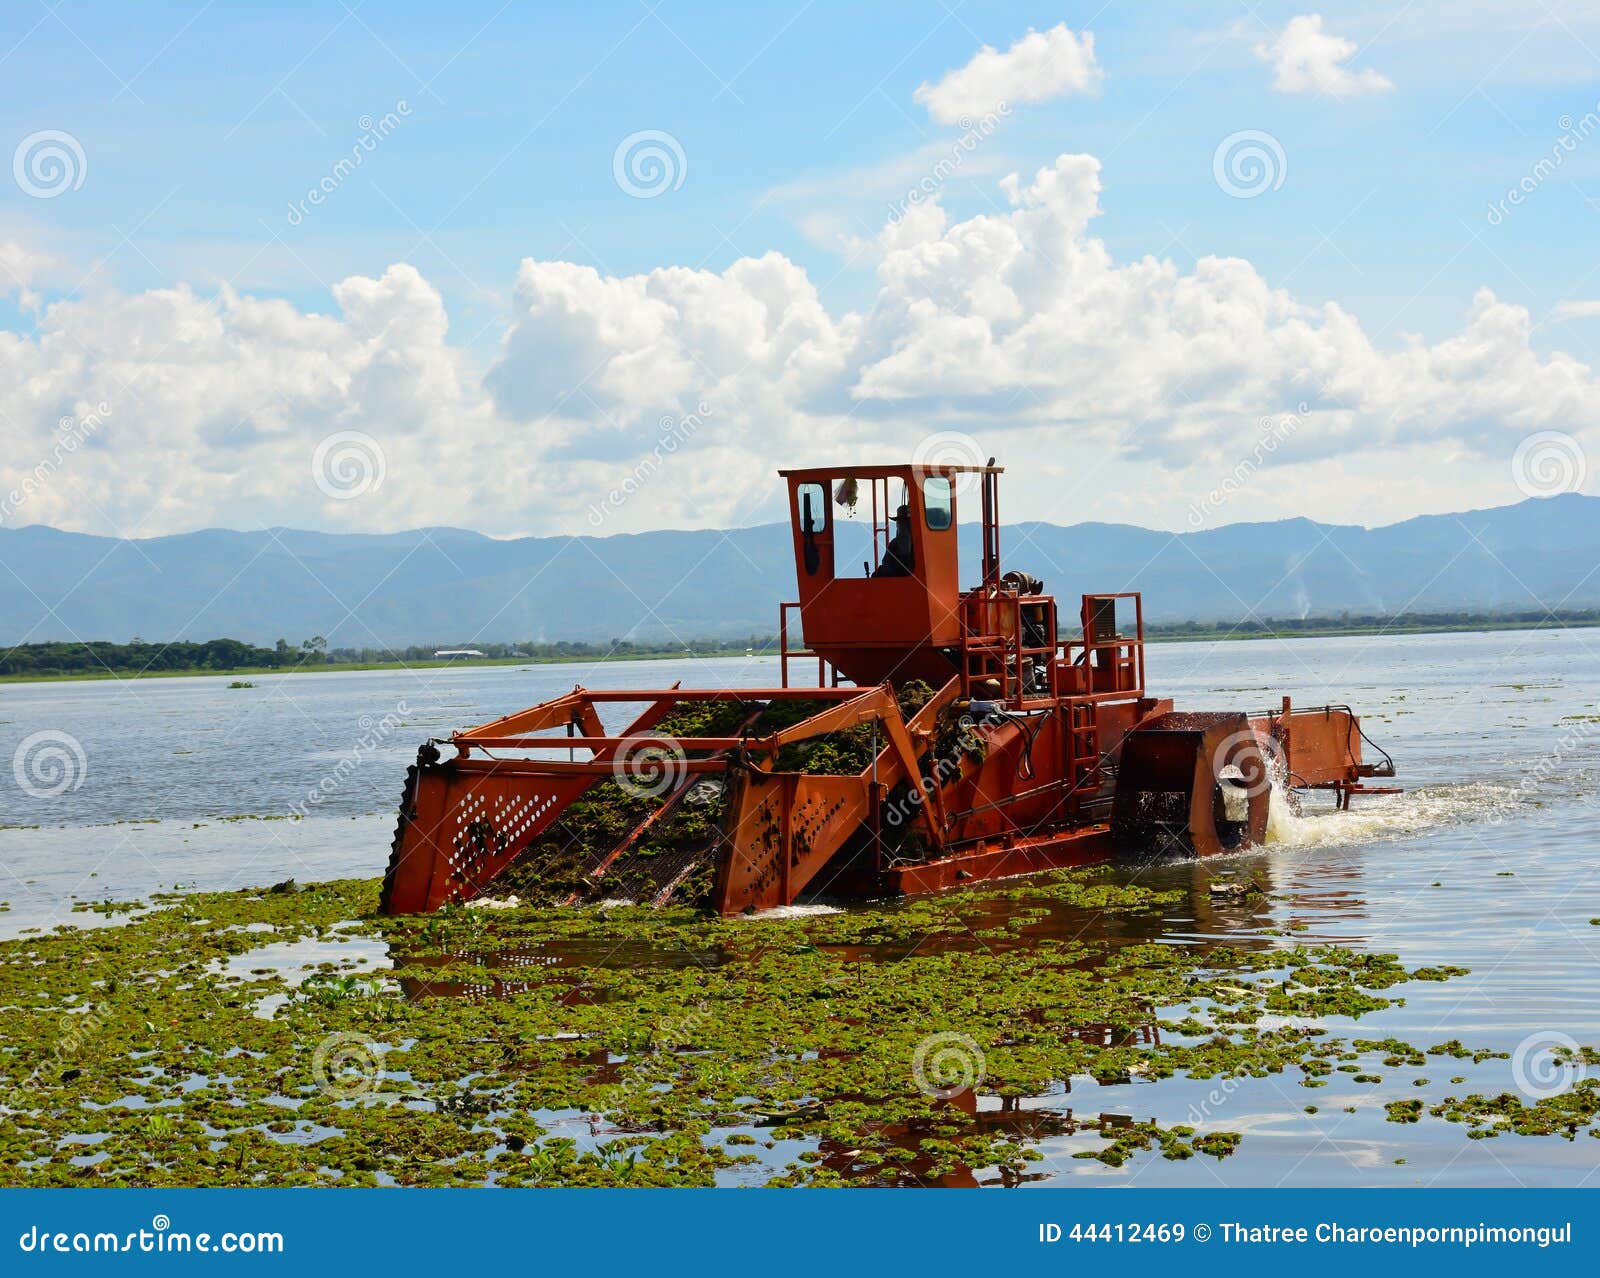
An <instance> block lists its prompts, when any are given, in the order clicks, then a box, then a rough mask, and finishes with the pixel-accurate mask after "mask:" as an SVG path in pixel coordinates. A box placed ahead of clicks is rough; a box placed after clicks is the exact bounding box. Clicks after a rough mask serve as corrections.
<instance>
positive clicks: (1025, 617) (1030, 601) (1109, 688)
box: [779, 459, 1144, 710]
mask: <svg viewBox="0 0 1600 1278" xmlns="http://www.w3.org/2000/svg"><path fill="white" fill-rule="evenodd" d="M779 473H780V474H781V475H782V476H783V477H784V479H785V481H786V482H787V484H788V489H789V520H790V531H791V534H792V537H793V541H794V560H795V579H796V582H797V584H798V587H799V599H798V601H796V602H793V603H785V604H784V605H782V607H781V609H780V611H779V632H780V645H781V650H782V653H783V665H782V668H783V680H784V686H785V687H787V686H788V677H789V676H788V669H789V661H790V660H791V659H793V658H796V657H810V658H815V659H816V660H817V662H818V681H819V682H824V683H825V682H829V681H831V682H833V683H835V684H837V683H839V682H841V681H849V682H851V683H856V684H859V685H862V686H866V685H868V684H877V683H883V682H889V683H893V684H895V685H897V686H898V685H900V684H903V683H906V682H908V681H910V680H913V679H920V680H923V681H925V682H927V683H929V684H931V685H932V686H933V687H935V688H939V687H943V686H944V684H946V683H947V682H948V681H949V680H950V678H951V676H952V675H960V677H961V693H962V695H963V696H965V697H968V698H976V699H978V700H985V701H987V700H994V701H999V702H1003V703H1004V704H1006V705H1008V706H1010V707H1012V708H1013V709H1017V710H1026V709H1031V708H1042V707H1044V706H1046V705H1048V704H1050V703H1051V702H1053V701H1054V700H1056V699H1058V698H1062V697H1082V698H1089V699H1094V700H1100V699H1105V698H1117V697H1126V696H1128V695H1129V694H1136V693H1137V691H1138V690H1139V689H1142V688H1143V686H1144V642H1143V641H1144V620H1143V616H1142V613H1141V610H1140V606H1139V597H1138V595H1137V594H1115V595H1111V594H1106V595H1085V596H1084V598H1083V608H1082V612H1081V614H1080V618H1079V620H1080V622H1081V625H1082V638H1081V639H1077V638H1068V639H1066V640H1065V642H1063V641H1062V640H1061V639H1060V638H1058V636H1059V635H1060V629H1059V626H1058V618H1057V612H1056V600H1055V597H1054V596H1053V595H1047V594H1045V593H1044V583H1043V582H1041V581H1039V580H1038V579H1037V578H1036V577H1033V576H1030V575H1029V574H1027V573H1023V572H1007V573H1004V574H1002V573H1001V571H1000V513H999V512H1000V497H999V478H1000V476H1001V475H1002V474H1003V473H1004V468H1003V467H1000V466H996V465H995V464H994V462H993V460H992V459H991V460H990V462H989V464H988V465H986V466H959V465H937V464H935V465H925V466H919V465H914V464H913V465H902V466H867V467H861V466H849V467H847V466H837V467H817V468H814V469H808V470H785V471H780V472H779ZM973 498H976V499H977V500H978V502H979V505H980V511H979V516H980V517H979V520H978V527H977V530H976V531H977V532H978V533H979V535H980V537H981V543H982V575H981V578H980V580H979V581H978V583H977V584H976V585H974V586H972V587H971V588H970V589H963V588H962V584H961V573H960V563H959V556H958V553H957V518H958V515H959V511H958V503H959V501H960V500H963V499H966V500H971V499H973ZM1120 601H1127V602H1129V603H1131V604H1132V605H1133V608H1132V611H1133V616H1132V617H1131V618H1129V619H1128V620H1131V621H1132V622H1133V627H1132V632H1131V633H1126V634H1125V633H1124V632H1123V628H1122V624H1121V619H1119V617H1118V603H1119V602H1120ZM790 609H798V610H799V613H800V623H801V628H802V630H803V632H804V638H805V643H804V648H803V649H794V648H791V647H790V646H789V625H788V618H789V610H790ZM830 670H831V674H830Z"/></svg>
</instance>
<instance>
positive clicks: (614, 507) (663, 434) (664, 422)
mask: <svg viewBox="0 0 1600 1278" xmlns="http://www.w3.org/2000/svg"><path fill="white" fill-rule="evenodd" d="M710 416H711V408H710V406H709V405H707V404H697V405H696V406H695V410H694V412H692V413H685V414H684V415H683V416H682V417H674V416H672V415H671V414H670V413H668V414H667V415H666V416H664V417H662V419H661V422H660V430H659V433H658V434H657V436H656V442H655V443H654V444H653V445H651V448H650V451H649V452H648V453H646V454H645V455H644V456H643V457H642V458H640V460H639V461H637V462H635V463H634V466H633V469H632V470H631V471H630V472H629V473H628V476H627V478H626V479H624V480H623V481H622V483H621V484H619V485H618V486H617V487H615V488H613V489H611V490H610V491H609V492H607V493H606V495H605V498H604V500H603V502H590V503H589V512H588V519H589V526H590V527H591V528H598V527H600V525H601V524H603V523H605V521H606V520H607V519H608V518H609V517H610V516H611V515H612V514H614V513H615V512H617V511H619V510H621V509H622V508H623V507H624V506H626V505H627V504H628V500H629V498H631V497H632V496H633V495H634V494H635V493H637V492H638V491H639V490H640V489H641V488H643V487H644V486H645V485H646V484H648V483H649V482H650V480H651V479H652V478H654V476H655V473H656V472H657V471H658V470H660V469H661V466H662V463H663V462H665V461H666V459H667V458H668V457H671V456H672V455H673V454H674V453H676V452H677V451H678V450H679V449H680V448H682V447H683V446H684V445H685V444H687V443H688V442H689V441H690V440H691V439H693V438H694V437H695V435H696V433H698V431H699V430H700V427H701V426H703V425H705V419H706V418H707V417H710Z"/></svg>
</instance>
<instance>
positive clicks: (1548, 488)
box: [1511, 430, 1589, 497]
mask: <svg viewBox="0 0 1600 1278" xmlns="http://www.w3.org/2000/svg"><path fill="white" fill-rule="evenodd" d="M1588 477H1589V459H1588V457H1587V456H1586V455H1585V454H1584V451H1583V445H1582V444H1580V443H1579V442H1578V441H1577V440H1576V439H1574V438H1573V437H1572V436H1571V435H1568V434H1566V433H1565V432H1563V431H1559V430H1541V431H1537V432H1536V433H1534V434H1532V435H1529V436H1528V437H1527V438H1526V439H1524V440H1523V441H1522V442H1521V443H1520V444H1518V445H1517V451H1516V452H1515V453H1513V454H1512V456H1511V478H1512V479H1513V480H1514V481H1516V485H1517V487H1518V488H1519V489H1521V490H1522V493H1523V495H1524V496H1526V497H1557V496H1560V495H1561V494H1562V493H1575V492H1577V491H1578V490H1579V489H1581V488H1582V487H1583V484H1584V481H1585V480H1586V479H1587V478H1588Z"/></svg>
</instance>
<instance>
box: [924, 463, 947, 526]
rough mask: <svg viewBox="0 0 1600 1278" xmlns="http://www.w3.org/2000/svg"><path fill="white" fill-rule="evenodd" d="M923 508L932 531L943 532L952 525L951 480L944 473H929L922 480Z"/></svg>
mask: <svg viewBox="0 0 1600 1278" xmlns="http://www.w3.org/2000/svg"><path fill="white" fill-rule="evenodd" d="M922 510H923V514H924V515H925V516H926V518H927V521H928V529H929V531H931V532H943V531H944V530H945V529H946V528H948V527H950V520H951V515H952V513H953V503H952V499H951V495H950V481H949V479H947V478H946V477H945V476H943V475H929V476H928V477H927V478H926V479H924V480H923V481H922Z"/></svg>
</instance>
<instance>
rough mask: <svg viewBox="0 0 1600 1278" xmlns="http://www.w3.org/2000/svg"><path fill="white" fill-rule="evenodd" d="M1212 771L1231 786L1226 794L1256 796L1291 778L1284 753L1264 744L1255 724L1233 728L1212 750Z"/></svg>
mask: <svg viewBox="0 0 1600 1278" xmlns="http://www.w3.org/2000/svg"><path fill="white" fill-rule="evenodd" d="M1211 775H1212V776H1213V777H1214V778H1215V779H1216V782H1217V784H1218V785H1226V786H1227V787H1228V790H1225V791H1224V792H1223V793H1224V796H1225V798H1226V797H1227V796H1229V795H1230V794H1231V795H1233V796H1235V797H1239V798H1244V799H1253V798H1255V797H1256V796H1257V795H1261V794H1266V793H1268V792H1269V791H1270V790H1271V789H1272V787H1273V786H1274V785H1275V784H1282V783H1283V782H1285V781H1286V780H1287V778H1286V777H1285V775H1284V771H1283V757H1282V755H1280V754H1279V753H1277V751H1276V750H1274V749H1273V747H1272V746H1271V745H1268V746H1266V747H1265V748H1263V747H1262V741H1261V737H1260V735H1259V734H1258V733H1257V732H1256V731H1255V729H1253V728H1245V729H1242V730H1241V731H1239V732H1230V733H1229V734H1228V735H1227V736H1226V737H1224V738H1223V739H1222V740H1221V741H1220V742H1218V743H1217V748H1216V749H1215V750H1213V751H1212V752H1211ZM1228 819H1229V820H1236V819H1238V818H1236V817H1233V816H1230V817H1229V818H1228Z"/></svg>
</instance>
